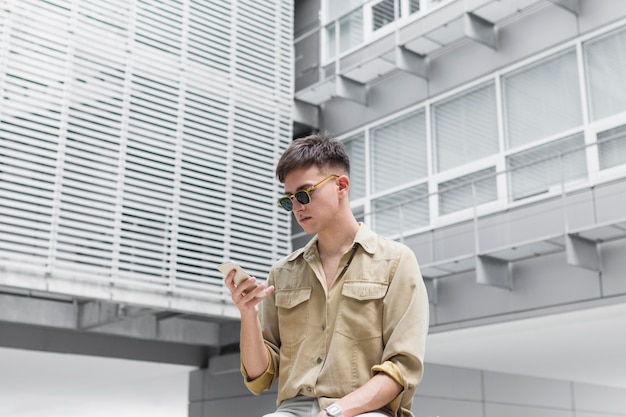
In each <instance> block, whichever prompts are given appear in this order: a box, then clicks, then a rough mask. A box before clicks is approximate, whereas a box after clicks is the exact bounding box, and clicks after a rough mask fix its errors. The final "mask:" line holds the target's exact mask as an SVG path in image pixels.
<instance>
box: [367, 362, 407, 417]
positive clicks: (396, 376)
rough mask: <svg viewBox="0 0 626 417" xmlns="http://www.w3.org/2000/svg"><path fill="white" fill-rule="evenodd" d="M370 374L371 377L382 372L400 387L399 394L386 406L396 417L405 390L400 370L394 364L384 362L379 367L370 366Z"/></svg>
mask: <svg viewBox="0 0 626 417" xmlns="http://www.w3.org/2000/svg"><path fill="white" fill-rule="evenodd" d="M371 372H372V375H376V374H377V373H380V372H382V373H384V374H386V375H388V376H389V377H390V378H391V379H393V380H394V381H396V382H397V383H398V384H399V385H400V386H401V387H402V391H401V392H400V394H398V396H397V397H396V398H394V399H393V400H392V401H391V402H390V403H389V404H388V407H389V408H390V409H391V410H392V411H393V412H394V415H397V413H398V410H399V409H400V405H401V401H402V394H403V393H404V391H405V390H406V388H407V387H406V383H405V381H404V377H403V376H402V373H401V372H400V369H398V367H397V366H396V364H394V363H393V362H390V361H386V362H383V363H382V364H380V365H374V366H372V370H371Z"/></svg>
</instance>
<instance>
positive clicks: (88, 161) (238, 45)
mask: <svg viewBox="0 0 626 417" xmlns="http://www.w3.org/2000/svg"><path fill="white" fill-rule="evenodd" d="M292 8H293V5H292V2H289V1H280V0H275V1H269V0H267V1H234V2H221V1H217V0H179V1H170V2H161V1H156V0H132V1H126V0H124V1H116V0H112V1H107V2H100V1H91V0H80V1H69V0H68V1H52V2H44V1H39V0H9V1H8V3H7V5H6V7H4V8H3V10H1V11H0V14H1V17H0V31H1V32H0V42H1V43H0V48H1V49H0V57H2V59H1V63H0V90H1V92H2V96H1V97H2V99H1V101H0V193H1V199H0V285H10V286H18V287H22V288H33V289H43V290H48V291H56V292H60V293H66V294H69V295H73V296H78V297H85V298H92V297H93V298H107V299H112V300H113V301H124V300H116V297H118V296H119V297H124V296H122V295H121V294H122V292H116V290H117V289H124V291H126V292H128V291H130V292H131V293H132V294H133V295H134V298H133V300H136V301H137V303H139V304H146V305H158V306H171V307H174V308H180V309H183V310H190V311H197V312H200V311H203V312H206V311H208V310H210V308H208V307H206V306H204V307H202V303H198V302H197V301H198V300H205V301H206V300H213V301H216V302H217V305H219V304H221V300H223V298H224V297H225V294H224V290H223V288H222V276H221V274H220V273H219V272H218V271H217V270H216V265H217V264H218V263H220V262H222V261H223V260H225V259H227V258H231V259H234V260H236V261H239V262H240V263H241V264H242V265H243V266H244V267H246V268H247V269H249V270H250V272H252V273H254V274H255V275H257V276H258V277H260V278H263V277H265V276H266V274H267V271H268V270H269V267H270V265H271V264H272V263H273V262H274V261H276V260H277V259H278V258H280V257H282V256H284V255H286V254H287V253H288V252H289V250H290V237H289V216H288V214H287V213H283V212H281V211H279V208H278V207H277V206H276V204H275V203H274V201H275V198H276V196H277V195H279V193H280V187H279V184H277V182H276V180H275V178H274V175H273V171H274V166H275V164H276V161H277V158H278V156H279V155H280V153H281V152H282V150H284V148H285V147H286V146H287V144H288V143H289V141H290V140H291V106H292V53H291V44H292ZM142 294H143V295H142Z"/></svg>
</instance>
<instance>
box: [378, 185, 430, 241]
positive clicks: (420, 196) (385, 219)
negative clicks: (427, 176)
mask: <svg viewBox="0 0 626 417" xmlns="http://www.w3.org/2000/svg"><path fill="white" fill-rule="evenodd" d="M372 211H373V218H372V223H373V225H374V230H376V232H377V233H380V234H381V235H386V236H391V235H395V234H399V233H401V232H403V231H407V230H411V229H415V228H418V227H423V226H426V225H428V224H429V221H430V220H429V214H428V186H427V185H426V184H420V185H418V186H415V187H411V188H408V189H406V190H402V191H400V192H397V193H393V194H388V195H386V196H383V197H380V198H377V199H376V200H374V201H373V202H372Z"/></svg>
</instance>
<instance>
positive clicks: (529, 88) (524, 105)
mask: <svg viewBox="0 0 626 417" xmlns="http://www.w3.org/2000/svg"><path fill="white" fill-rule="evenodd" d="M502 85H503V100H504V115H505V132H506V140H507V142H506V143H507V145H508V148H509V149H511V148H515V147H517V146H521V145H525V144H527V143H531V142H532V141H535V140H538V139H543V138H545V137H548V136H551V135H554V134H557V133H558V132H562V131H564V130H567V129H571V128H574V127H577V126H580V125H581V124H582V106H581V99H580V97H581V96H580V88H579V79H578V66H577V63H576V51H575V50H574V49H569V50H565V51H563V52H561V53H559V54H556V55H554V56H551V57H549V58H547V59H545V60H542V61H539V62H537V63H533V64H532V65H530V66H528V67H524V68H522V69H520V70H517V71H514V72H512V73H510V74H507V75H505V76H504V77H503V79H502Z"/></svg>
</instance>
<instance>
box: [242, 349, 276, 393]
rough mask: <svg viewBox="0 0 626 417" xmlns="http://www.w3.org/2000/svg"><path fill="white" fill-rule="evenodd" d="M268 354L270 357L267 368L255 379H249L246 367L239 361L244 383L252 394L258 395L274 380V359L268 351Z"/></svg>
mask: <svg viewBox="0 0 626 417" xmlns="http://www.w3.org/2000/svg"><path fill="white" fill-rule="evenodd" d="M268 356H269V358H270V359H269V363H268V364H267V369H265V372H263V373H262V374H261V375H259V376H258V377H257V378H255V379H250V377H249V376H248V373H247V372H246V368H245V367H244V366H243V362H241V365H240V369H241V374H242V375H243V376H244V384H245V385H246V387H248V389H249V390H250V392H252V393H253V394H254V395H260V394H261V393H262V392H263V391H265V390H267V389H269V388H270V387H271V386H272V382H273V381H274V359H273V358H272V355H271V354H269V352H268Z"/></svg>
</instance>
